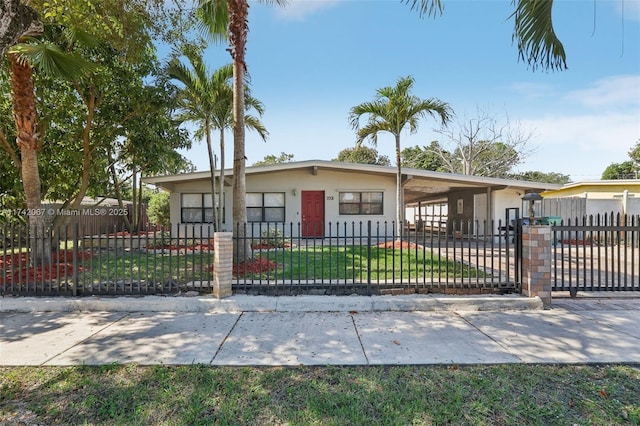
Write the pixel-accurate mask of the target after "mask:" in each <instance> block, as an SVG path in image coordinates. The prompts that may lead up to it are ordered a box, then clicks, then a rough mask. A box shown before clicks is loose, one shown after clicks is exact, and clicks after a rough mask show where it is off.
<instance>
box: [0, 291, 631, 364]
mask: <svg viewBox="0 0 640 426" xmlns="http://www.w3.org/2000/svg"><path fill="white" fill-rule="evenodd" d="M639 325H640V298H608V299H595V298H578V299H575V300H574V299H564V298H562V299H555V300H554V303H553V306H552V308H551V309H547V310H543V309H541V303H540V301H539V300H538V299H527V298H524V297H521V296H488V297H480V296H478V297H475V296H470V297H460V296H449V297H445V296H442V297H432V296H419V295H415V296H374V297H361V296H344V297H332V296H297V297H260V296H241V295H237V296H233V297H231V298H228V299H224V300H216V299H213V298H210V297H142V298H130V297H120V298H81V299H63V298H55V299H47V298H44V299H43V298H2V299H0V365H3V366H11V365H76V364H89V365H96V364H108V363H114V362H115V363H137V364H141V365H151V364H166V365H171V364H193V363H201V364H209V365H301V364H303V365H328V364H333V365H376V364H494V363H618V362H620V363H640V326H639Z"/></svg>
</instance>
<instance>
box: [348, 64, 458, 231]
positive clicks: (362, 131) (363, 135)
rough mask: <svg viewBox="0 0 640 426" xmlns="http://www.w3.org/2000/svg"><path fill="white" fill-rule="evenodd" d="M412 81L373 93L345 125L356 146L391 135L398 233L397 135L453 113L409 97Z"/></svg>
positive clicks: (432, 101)
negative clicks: (363, 120) (428, 119)
mask: <svg viewBox="0 0 640 426" xmlns="http://www.w3.org/2000/svg"><path fill="white" fill-rule="evenodd" d="M413 82H414V79H413V77H411V76H408V77H402V78H399V79H398V81H397V82H396V85H395V86H394V87H383V88H381V89H378V90H377V91H376V96H375V99H374V100H373V101H371V102H365V103H362V104H360V105H356V106H354V107H353V108H351V111H350V113H349V121H350V122H351V127H352V128H353V129H354V130H356V132H357V135H358V138H357V144H358V145H360V144H362V142H363V141H364V140H365V139H367V138H370V140H371V143H372V144H373V145H374V146H376V145H377V144H378V133H380V132H389V133H391V134H392V135H393V136H394V138H395V142H396V166H397V168H398V173H397V178H396V224H397V226H398V229H399V230H400V232H401V230H402V223H403V216H404V215H403V214H402V213H403V208H402V169H401V158H400V134H401V133H402V131H403V130H404V129H405V127H407V126H409V131H410V132H411V133H415V132H416V131H417V130H418V121H419V119H421V118H423V117H424V116H425V115H427V114H428V115H431V116H439V117H440V120H441V121H442V124H443V125H445V124H447V123H448V122H449V120H450V118H451V116H452V114H453V111H452V110H451V108H450V107H449V105H448V104H447V103H445V102H442V101H440V100H438V99H434V98H431V99H426V100H425V99H420V98H418V97H417V96H414V95H412V94H411V88H412V87H413ZM363 115H368V117H369V118H368V121H367V124H366V125H365V126H362V127H361V126H360V117H361V116H363Z"/></svg>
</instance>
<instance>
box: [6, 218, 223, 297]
mask: <svg viewBox="0 0 640 426" xmlns="http://www.w3.org/2000/svg"><path fill="white" fill-rule="evenodd" d="M187 228H188V229H187ZM187 230H188V231H189V233H188V234H187V232H185V231H187ZM185 235H190V236H189V237H186V236H185ZM0 236H1V238H0V293H2V294H4V295H6V294H16V295H73V296H75V295H78V296H81V295H98V294H110V295H116V294H163V293H176V292H180V291H189V290H197V291H200V290H203V289H206V290H208V289H209V287H210V282H211V280H212V268H213V245H212V241H213V233H212V232H211V231H210V230H209V227H208V226H197V225H195V226H193V225H190V226H185V225H178V226H177V227H176V228H172V227H167V228H157V229H156V230H152V231H145V232H139V233H135V234H131V233H129V232H127V231H126V230H125V228H124V226H123V225H121V226H111V227H99V228H97V229H94V230H93V231H92V232H90V233H89V235H84V232H83V231H82V229H80V226H79V224H74V225H72V226H65V227H61V228H55V229H53V228H35V229H30V228H29V227H28V226H18V225H3V226H0Z"/></svg>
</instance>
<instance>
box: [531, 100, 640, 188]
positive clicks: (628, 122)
mask: <svg viewBox="0 0 640 426" xmlns="http://www.w3.org/2000/svg"><path fill="white" fill-rule="evenodd" d="M521 124H522V125H523V126H524V127H525V128H528V129H535V133H536V138H535V140H532V143H533V144H534V145H537V146H538V149H537V152H536V155H535V156H534V158H531V159H530V161H527V163H528V164H527V167H526V168H527V169H530V170H544V171H554V172H559V173H564V174H569V175H571V176H572V178H573V180H583V179H598V178H599V177H600V176H601V175H602V172H603V171H604V169H605V168H606V167H607V166H608V165H609V164H611V163H621V162H623V161H627V160H628V159H629V158H628V154H627V153H628V151H629V149H630V148H631V147H632V146H633V145H634V144H635V142H636V141H637V140H638V137H639V136H640V119H639V115H638V111H637V110H636V111H630V112H627V113H615V112H609V113H602V114H585V115H565V116H561V115H560V116H559V115H546V116H544V117H542V118H534V119H526V120H521Z"/></svg>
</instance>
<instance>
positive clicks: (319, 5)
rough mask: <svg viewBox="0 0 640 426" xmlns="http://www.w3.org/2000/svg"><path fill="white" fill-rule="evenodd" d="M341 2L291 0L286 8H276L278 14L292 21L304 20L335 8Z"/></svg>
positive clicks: (334, 0)
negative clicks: (319, 12) (321, 11)
mask: <svg viewBox="0 0 640 426" xmlns="http://www.w3.org/2000/svg"><path fill="white" fill-rule="evenodd" d="M340 1H341V0H290V1H289V2H288V3H287V4H286V6H283V7H277V8H275V10H276V14H277V15H278V16H279V17H281V18H283V19H288V20H292V21H301V20H304V19H305V18H306V17H307V16H309V15H312V14H314V13H316V12H318V11H320V10H324V9H328V8H331V7H333V6H335V5H336V4H337V3H339V2H340Z"/></svg>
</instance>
